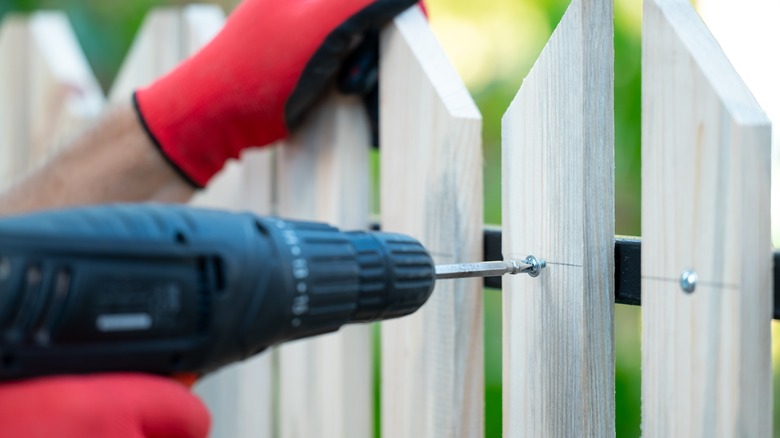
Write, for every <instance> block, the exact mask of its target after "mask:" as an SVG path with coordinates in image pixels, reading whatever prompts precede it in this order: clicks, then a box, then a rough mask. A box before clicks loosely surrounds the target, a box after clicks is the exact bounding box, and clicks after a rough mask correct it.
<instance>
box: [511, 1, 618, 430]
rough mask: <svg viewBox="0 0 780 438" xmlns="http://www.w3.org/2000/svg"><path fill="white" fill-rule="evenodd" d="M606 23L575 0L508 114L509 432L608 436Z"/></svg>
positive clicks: (610, 164)
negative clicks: (520, 262) (535, 262)
mask: <svg viewBox="0 0 780 438" xmlns="http://www.w3.org/2000/svg"><path fill="white" fill-rule="evenodd" d="M612 35H613V32H612V1H611V0H592V1H585V0H574V1H573V2H572V3H571V5H570V6H569V9H568V10H567V11H566V13H565V15H564V17H563V18H562V19H561V22H560V24H559V25H558V27H557V29H555V31H554V32H553V35H552V37H551V38H550V40H549V42H548V43H547V45H546V46H545V48H544V50H543V51H542V53H541V55H540V56H539V59H538V60H537V61H536V64H535V65H534V67H533V69H532V70H531V72H530V73H529V75H528V77H526V79H525V81H524V82H523V85H522V88H521V89H520V91H519V93H518V94H517V96H516V97H515V99H514V101H513V102H512V104H511V106H510V108H509V110H508V111H507V113H506V115H505V116H504V119H503V146H502V166H503V173H502V177H503V184H502V187H503V215H502V216H503V219H502V222H503V252H504V257H505V258H519V259H523V258H525V257H526V256H528V255H529V254H532V255H534V256H536V257H538V258H543V259H545V260H546V261H547V267H546V268H545V269H544V270H543V271H542V274H541V276H539V277H537V278H530V277H528V276H525V275H519V276H512V277H506V276H505V277H504V279H503V282H504V283H503V294H502V295H503V306H504V307H503V317H504V320H503V327H504V328H503V336H504V337H503V344H504V345H503V361H504V362H503V376H504V377H503V384H504V392H503V410H504V415H503V419H504V436H508V437H538V436H544V437H572V436H582V437H609V436H615V399H614V392H615V384H614V382H615V367H614V365H615V347H614V331H613V326H614V304H613V303H614V255H613V254H614V247H613V245H614V229H615V228H614V170H613V169H614V153H613V150H614V125H613V123H614V122H613V120H614V114H613V49H612Z"/></svg>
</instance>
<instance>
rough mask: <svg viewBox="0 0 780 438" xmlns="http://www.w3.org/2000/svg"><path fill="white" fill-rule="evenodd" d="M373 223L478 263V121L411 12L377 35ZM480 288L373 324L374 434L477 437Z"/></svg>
mask: <svg viewBox="0 0 780 438" xmlns="http://www.w3.org/2000/svg"><path fill="white" fill-rule="evenodd" d="M380 59H381V67H380V75H381V81H380V105H381V107H380V117H381V123H380V128H381V133H380V137H381V148H382V149H381V164H380V166H381V217H382V221H381V223H382V227H383V229H384V230H386V231H391V232H400V233H405V234H408V235H411V236H414V237H416V238H417V239H419V240H420V241H421V242H422V243H423V245H425V246H426V247H427V248H428V250H429V251H430V252H431V253H432V255H433V257H434V259H435V261H436V262H437V263H456V262H469V261H476V260H480V258H481V256H482V150H481V129H482V118H481V116H480V114H479V111H478V110H477V107H476V105H475V104H474V101H473V100H472V98H471V96H470V95H469V93H468V91H467V90H466V87H465V86H464V84H463V82H462V81H461V79H460V78H459V77H458V75H457V73H456V72H455V69H454V68H453V66H452V65H451V63H450V62H449V60H448V59H447V57H446V55H445V54H444V52H443V50H442V48H441V47H440V46H439V44H438V42H437V41H436V38H435V37H434V35H433V33H432V32H431V30H430V28H429V27H428V23H427V21H426V20H425V18H424V17H423V15H422V13H421V12H420V10H419V9H418V8H417V7H414V8H412V9H410V10H408V11H406V12H405V13H403V14H401V15H400V16H398V17H397V18H396V19H395V21H394V22H393V23H392V24H391V25H390V26H388V28H387V29H386V30H385V31H384V33H383V35H382V42H381V58H380ZM483 368H484V364H483V306H482V281H481V280H478V279H464V280H446V281H441V282H438V283H437V284H436V289H435V290H434V292H433V295H432V296H431V298H430V299H429V301H428V302H427V303H426V304H425V305H424V306H423V307H422V309H420V310H419V311H417V312H416V313H415V314H413V315H410V316H407V317H404V318H401V319H398V320H394V321H388V322H384V323H383V324H382V436H384V437H442V436H445V437H480V436H483V434H484V377H483Z"/></svg>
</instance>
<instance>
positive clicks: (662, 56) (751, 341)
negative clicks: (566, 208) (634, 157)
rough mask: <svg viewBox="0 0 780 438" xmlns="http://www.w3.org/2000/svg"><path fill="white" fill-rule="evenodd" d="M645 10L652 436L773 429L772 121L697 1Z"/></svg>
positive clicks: (645, 290)
mask: <svg viewBox="0 0 780 438" xmlns="http://www.w3.org/2000/svg"><path fill="white" fill-rule="evenodd" d="M644 7H645V9H644V33H645V34H644V42H643V60H642V69H643V78H642V89H643V91H642V95H643V102H642V125H643V126H642V135H643V138H642V143H643V144H642V179H643V188H642V232H643V236H642V251H643V253H642V416H643V421H642V423H643V435H644V436H647V437H669V436H707V437H717V436H724V437H725V436H750V437H767V436H770V434H771V432H772V417H771V413H772V394H771V390H772V383H771V382H772V373H771V358H770V320H771V313H772V310H771V309H772V306H771V303H772V299H771V292H772V281H771V280H772V279H771V271H770V269H771V240H770V214H769V208H770V205H769V204H770V197H769V189H770V156H771V151H770V142H771V133H770V123H769V120H768V119H767V118H766V116H765V115H764V113H763V112H762V110H761V109H760V108H759V106H758V104H757V103H756V102H755V100H754V99H753V97H752V95H751V94H750V92H749V91H748V89H747V88H746V87H745V86H744V84H743V83H742V81H741V80H740V78H739V76H738V75H737V74H736V73H735V72H734V70H733V68H732V67H731V65H730V64H729V62H728V60H727V59H726V57H725V56H724V55H723V53H722V52H721V49H720V47H719V46H718V44H717V42H716V41H715V39H714V38H713V37H712V36H711V35H710V33H709V31H708V30H707V29H706V27H705V26H704V24H703V23H702V22H701V20H700V19H699V17H698V16H697V15H696V13H695V12H694V10H693V8H692V7H691V6H690V4H688V3H687V2H686V1H683V0H650V1H646V2H645V5H644ZM687 268H690V269H694V270H695V271H696V272H697V274H698V279H699V280H698V286H697V287H696V290H695V292H693V293H692V294H686V293H684V292H683V291H682V290H681V288H680V285H679V281H680V275H681V273H682V271H683V270H684V269H687Z"/></svg>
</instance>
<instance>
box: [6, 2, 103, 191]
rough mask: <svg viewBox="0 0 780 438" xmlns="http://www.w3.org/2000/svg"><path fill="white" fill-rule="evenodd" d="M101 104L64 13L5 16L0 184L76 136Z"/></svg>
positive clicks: (15, 176)
mask: <svg viewBox="0 0 780 438" xmlns="http://www.w3.org/2000/svg"><path fill="white" fill-rule="evenodd" d="M103 102H104V98H103V93H102V91H101V90H100V86H99V85H98V83H97V80H96V79H95V77H94V76H93V74H92V70H91V69H90V67H89V64H88V63H87V60H86V58H85V57H84V54H83V52H82V51H81V47H80V46H79V44H78V41H77V40H76V36H75V34H74V32H73V29H72V28H71V26H70V22H69V21H68V18H67V17H66V16H65V14H64V13H59V12H37V13H34V14H31V15H29V16H20V15H8V16H7V17H6V18H5V20H4V21H3V23H2V24H0V186H5V185H7V184H9V183H11V182H12V181H14V180H16V179H17V178H18V177H19V176H21V175H22V174H24V173H25V172H27V171H29V170H30V169H32V168H33V167H35V166H37V165H39V164H41V163H42V162H43V160H44V159H45V158H46V157H47V156H48V155H49V154H51V153H52V152H53V151H55V150H56V149H58V148H59V147H60V146H62V145H63V144H65V143H66V142H68V141H69V140H71V139H72V138H73V137H74V136H75V135H77V134H79V133H80V132H81V131H82V130H83V129H84V128H85V127H86V126H87V125H88V124H89V123H90V122H91V121H93V120H94V119H95V118H96V117H97V116H98V115H99V114H100V112H101V111H102V108H103Z"/></svg>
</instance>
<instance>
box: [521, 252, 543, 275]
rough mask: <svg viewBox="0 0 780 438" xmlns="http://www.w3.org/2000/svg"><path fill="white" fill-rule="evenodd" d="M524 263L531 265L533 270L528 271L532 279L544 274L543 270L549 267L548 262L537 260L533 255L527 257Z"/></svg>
mask: <svg viewBox="0 0 780 438" xmlns="http://www.w3.org/2000/svg"><path fill="white" fill-rule="evenodd" d="M523 263H526V264H529V265H531V269H529V270H528V271H526V272H528V275H530V276H531V277H538V276H539V274H541V273H542V269H544V268H545V267H547V262H546V261H545V260H544V259H537V258H536V257H534V256H532V255H529V256H528V257H526V258H525V260H523Z"/></svg>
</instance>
